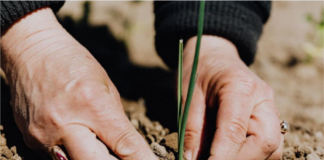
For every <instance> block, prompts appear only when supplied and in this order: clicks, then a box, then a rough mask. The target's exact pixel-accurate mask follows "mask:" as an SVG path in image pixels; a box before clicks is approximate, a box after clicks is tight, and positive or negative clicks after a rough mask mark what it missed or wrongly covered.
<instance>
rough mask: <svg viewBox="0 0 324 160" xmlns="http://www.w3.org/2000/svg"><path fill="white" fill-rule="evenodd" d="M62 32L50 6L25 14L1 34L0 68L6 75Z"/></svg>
mask: <svg viewBox="0 0 324 160" xmlns="http://www.w3.org/2000/svg"><path fill="white" fill-rule="evenodd" d="M62 32H64V29H63V28H62V27H61V25H60V24H59V23H58V21H57V20H56V17H55V15H54V13H53V12H52V10H51V9H50V8H42V9H38V10H36V11H34V12H31V13H30V14H27V15H26V16H24V17H23V18H21V19H20V20H19V21H17V22H15V23H14V24H13V25H11V26H10V27H9V28H7V29H6V30H5V31H4V33H3V35H2V36H1V48H2V49H1V51H2V52H1V59H2V61H1V68H2V69H3V70H4V72H5V73H6V75H8V74H9V73H10V72H11V71H12V70H14V69H16V66H19V65H21V64H22V63H24V62H25V61H26V60H27V59H31V57H32V56H33V55H32V53H33V54H38V53H40V52H41V50H44V48H42V47H46V46H45V45H44V43H50V42H51V41H54V39H55V35H58V34H60V33H62ZM42 43H43V44H42ZM40 44H42V45H40ZM35 56H36V55H35Z"/></svg>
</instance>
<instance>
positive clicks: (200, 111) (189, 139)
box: [184, 87, 206, 160]
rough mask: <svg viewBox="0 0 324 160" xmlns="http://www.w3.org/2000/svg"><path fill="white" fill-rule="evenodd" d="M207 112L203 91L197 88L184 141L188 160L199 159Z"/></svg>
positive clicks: (185, 154)
mask: <svg viewBox="0 0 324 160" xmlns="http://www.w3.org/2000/svg"><path fill="white" fill-rule="evenodd" d="M205 112H206V105H205V98H204V96H203V94H202V93H201V90H199V89H198V88H197V87H196V88H195V93H194V95H193V98H192V102H191V106H190V110H189V114H188V120H187V125H186V132H185V141H184V148H185V153H184V156H185V157H186V158H187V159H188V160H192V159H197V156H198V152H199V148H200V145H201V139H202V132H203V126H204V117H205Z"/></svg>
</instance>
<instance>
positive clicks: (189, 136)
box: [185, 128, 200, 142]
mask: <svg viewBox="0 0 324 160" xmlns="http://www.w3.org/2000/svg"><path fill="white" fill-rule="evenodd" d="M199 135H200V134H199V131H197V130H195V129H188V128H187V129H186V132H185V141H187V142H191V141H194V140H196V139H197V138H199Z"/></svg>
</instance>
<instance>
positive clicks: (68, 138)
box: [62, 126, 116, 160]
mask: <svg viewBox="0 0 324 160" xmlns="http://www.w3.org/2000/svg"><path fill="white" fill-rule="evenodd" d="M66 131H67V132H66V133H67V134H66V135H64V136H63V140H62V141H63V145H64V146H65V148H66V150H67V151H68V154H69V156H70V157H71V159H73V160H88V159H107V160H114V159H116V158H114V157H112V156H111V155H110V154H109V152H108V149H107V147H106V146H105V145H104V144H103V143H102V142H100V141H99V140H98V139H97V138H96V135H95V134H94V133H93V132H91V131H90V130H89V129H88V128H86V127H83V126H71V127H68V128H67V130H66Z"/></svg>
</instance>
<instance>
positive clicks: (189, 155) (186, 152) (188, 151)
mask: <svg viewBox="0 0 324 160" xmlns="http://www.w3.org/2000/svg"><path fill="white" fill-rule="evenodd" d="M184 156H185V157H186V159H187V160H191V158H192V157H191V156H192V152H191V151H190V150H187V151H185V153H184Z"/></svg>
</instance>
